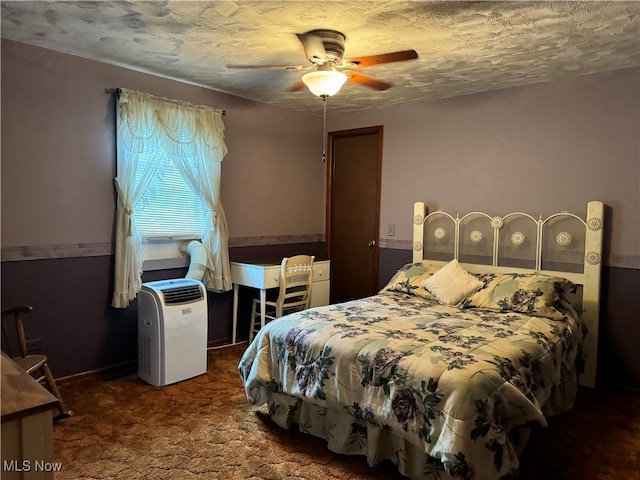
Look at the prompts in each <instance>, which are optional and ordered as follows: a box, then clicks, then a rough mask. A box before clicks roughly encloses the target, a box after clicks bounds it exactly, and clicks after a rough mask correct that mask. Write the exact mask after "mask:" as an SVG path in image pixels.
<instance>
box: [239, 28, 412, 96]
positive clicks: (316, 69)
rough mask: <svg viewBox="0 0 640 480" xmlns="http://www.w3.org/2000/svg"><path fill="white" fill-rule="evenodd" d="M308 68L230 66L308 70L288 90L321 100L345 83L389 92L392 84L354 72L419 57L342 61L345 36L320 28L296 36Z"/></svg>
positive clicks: (405, 52)
mask: <svg viewBox="0 0 640 480" xmlns="http://www.w3.org/2000/svg"><path fill="white" fill-rule="evenodd" d="M296 36H297V37H298V40H300V43H302V47H303V48H304V53H305V56H306V57H307V60H308V61H309V63H310V64H309V65H308V66H306V67H305V66H302V65H227V67H228V68H267V69H278V70H302V71H309V73H306V74H305V75H303V76H302V79H301V80H299V81H297V82H296V83H295V84H293V85H292V86H291V87H290V88H289V91H291V92H297V91H300V90H302V89H303V88H304V87H305V86H307V87H308V88H309V90H311V92H312V93H314V94H315V95H318V96H319V97H328V96H331V95H335V94H336V93H337V92H338V91H339V90H340V88H341V87H342V85H343V84H344V83H345V82H347V81H348V82H351V83H357V84H359V85H363V86H365V87H369V88H373V89H375V90H387V89H388V88H390V87H392V84H391V83H389V82H385V81H383V80H379V79H376V78H373V77H369V76H367V75H363V74H362V73H359V72H356V71H354V69H357V68H359V67H371V66H374V65H379V64H382V63H391V62H401V61H405V60H414V59H416V58H418V54H417V52H416V51H415V50H401V51H398V52H391V53H383V54H379V55H370V56H366V57H356V58H347V59H343V55H344V51H345V46H344V44H345V36H344V34H343V33H341V32H338V31H336V30H328V29H317V30H311V31H309V32H306V33H299V34H296Z"/></svg>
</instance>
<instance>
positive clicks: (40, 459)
mask: <svg viewBox="0 0 640 480" xmlns="http://www.w3.org/2000/svg"><path fill="white" fill-rule="evenodd" d="M0 358H1V361H2V364H1V365H0V369H1V370H0V372H1V376H2V385H1V388H2V391H1V402H2V403H1V409H2V465H1V466H0V469H1V470H0V472H1V473H0V477H1V478H2V479H3V480H14V479H21V480H32V479H33V480H48V479H53V473H54V471H58V470H60V469H61V468H62V465H60V464H56V463H54V461H53V410H54V409H55V408H56V402H57V399H56V397H54V396H53V395H52V394H51V393H50V392H49V391H48V390H46V389H45V388H44V387H43V386H42V385H40V384H39V383H38V382H36V381H35V380H34V379H33V377H31V376H30V375H27V374H26V373H25V372H24V370H22V369H21V368H20V367H19V366H18V365H16V363H15V362H14V361H13V360H11V359H10V358H9V357H7V356H6V355H5V354H4V353H2V355H1V357H0Z"/></svg>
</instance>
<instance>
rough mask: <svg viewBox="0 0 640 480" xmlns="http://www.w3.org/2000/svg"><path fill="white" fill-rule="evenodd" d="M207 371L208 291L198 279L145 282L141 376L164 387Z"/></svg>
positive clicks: (140, 317) (140, 300) (140, 297)
mask: <svg viewBox="0 0 640 480" xmlns="http://www.w3.org/2000/svg"><path fill="white" fill-rule="evenodd" d="M206 372H207V292H206V290H205V288H204V285H203V284H202V283H201V282H199V281H198V280H192V279H186V278H185V279H175V280H161V281H158V282H148V283H144V284H142V288H141V290H140V293H139V295H138V376H139V377H140V378H141V379H142V380H144V381H145V382H147V383H150V384H151V385H155V386H164V385H169V384H171V383H176V382H180V381H182V380H186V379H188V378H192V377H195V376H198V375H202V374H203V373H206Z"/></svg>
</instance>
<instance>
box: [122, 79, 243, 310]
mask: <svg viewBox="0 0 640 480" xmlns="http://www.w3.org/2000/svg"><path fill="white" fill-rule="evenodd" d="M116 132H117V151H116V153H117V155H116V161H117V166H116V172H117V176H116V178H114V184H115V188H116V192H117V195H118V198H117V205H116V232H115V267H114V288H113V300H112V302H111V304H112V305H113V306H114V307H116V308H125V307H127V306H128V305H129V303H130V302H131V300H133V299H134V298H135V297H136V296H137V294H138V292H139V291H140V288H141V287H142V280H141V279H142V277H141V273H142V268H143V260H144V259H145V258H147V259H150V258H162V257H165V258H166V257H168V256H173V257H175V256H177V247H178V246H179V245H181V244H183V243H184V240H186V239H188V238H199V239H201V241H202V244H203V246H204V248H205V251H206V252H207V255H208V259H207V268H206V271H205V275H204V279H203V280H204V284H205V286H206V287H207V289H209V290H213V291H220V292H224V291H228V290H230V289H231V288H232V283H231V277H230V275H229V272H230V267H229V252H228V248H227V244H228V238H229V230H228V227H227V222H226V218H225V215H224V210H223V208H222V204H221V202H220V175H221V163H222V159H223V158H224V156H225V154H226V153H227V147H226V145H225V143H224V122H223V121H222V111H219V110H215V109H213V108H211V107H205V106H198V105H192V104H190V103H188V102H183V101H178V100H170V99H165V98H160V97H155V96H153V95H150V94H148V93H143V92H136V91H133V90H128V89H118V109H117V114H116ZM132 226H135V227H136V230H135V231H134V230H133V228H132ZM134 233H137V234H138V235H135V234H134ZM143 238H145V239H146V240H145V241H143V240H142V239H143ZM171 238H173V240H168V239H171ZM176 238H181V240H180V241H176V240H175V239H176ZM171 242H173V245H172V246H173V248H174V251H175V252H176V253H174V254H170V255H166V254H165V255H161V256H160V257H158V256H156V255H153V254H150V252H149V247H150V246H154V247H156V246H157V245H153V244H161V246H162V247H164V248H166V246H167V245H166V244H167V243H171ZM143 248H144V249H145V250H147V251H146V252H144V251H142V249H143Z"/></svg>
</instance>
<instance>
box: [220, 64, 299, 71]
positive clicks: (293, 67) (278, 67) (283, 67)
mask: <svg viewBox="0 0 640 480" xmlns="http://www.w3.org/2000/svg"><path fill="white" fill-rule="evenodd" d="M227 68H264V69H269V70H302V69H303V68H304V67H303V66H302V65H227Z"/></svg>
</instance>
